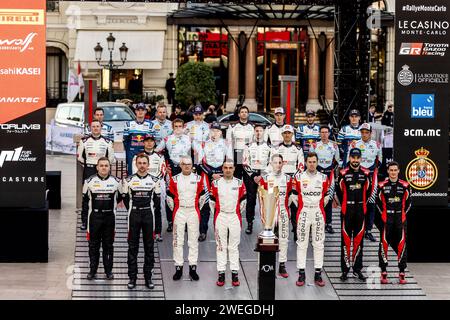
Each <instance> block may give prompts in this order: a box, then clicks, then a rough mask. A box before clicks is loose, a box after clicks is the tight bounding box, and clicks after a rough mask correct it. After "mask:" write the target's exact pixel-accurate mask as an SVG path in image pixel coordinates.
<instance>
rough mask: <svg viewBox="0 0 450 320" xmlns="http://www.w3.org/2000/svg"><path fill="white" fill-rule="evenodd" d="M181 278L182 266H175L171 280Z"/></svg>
mask: <svg viewBox="0 0 450 320" xmlns="http://www.w3.org/2000/svg"><path fill="white" fill-rule="evenodd" d="M182 276H183V267H182V266H176V267H175V274H174V275H173V280H175V281H176V280H180V279H181V277H182Z"/></svg>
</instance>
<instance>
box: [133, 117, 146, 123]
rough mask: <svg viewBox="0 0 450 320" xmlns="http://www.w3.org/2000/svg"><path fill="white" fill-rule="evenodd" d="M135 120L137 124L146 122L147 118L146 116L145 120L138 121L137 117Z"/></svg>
mask: <svg viewBox="0 0 450 320" xmlns="http://www.w3.org/2000/svg"><path fill="white" fill-rule="evenodd" d="M135 121H136V123H137V124H143V123H144V122H145V118H144V120H142V121H138V119H137V118H136V120H135Z"/></svg>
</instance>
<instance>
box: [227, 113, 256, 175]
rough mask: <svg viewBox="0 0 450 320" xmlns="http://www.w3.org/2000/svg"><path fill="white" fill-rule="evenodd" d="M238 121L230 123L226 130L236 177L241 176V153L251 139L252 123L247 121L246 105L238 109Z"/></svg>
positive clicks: (252, 132) (242, 171)
mask: <svg viewBox="0 0 450 320" xmlns="http://www.w3.org/2000/svg"><path fill="white" fill-rule="evenodd" d="M238 116H239V122H238V123H235V124H232V125H230V127H228V130H227V136H226V139H227V142H228V144H229V145H230V146H231V148H232V150H233V157H234V165H235V168H236V170H235V171H234V176H235V177H236V178H238V179H241V180H242V178H243V173H244V168H243V165H242V164H243V155H244V149H245V146H246V145H247V144H249V143H250V142H251V141H252V140H253V134H254V131H253V130H254V129H253V125H252V124H251V123H250V122H248V117H249V110H248V108H247V107H246V106H242V107H241V108H240V109H239V113H238Z"/></svg>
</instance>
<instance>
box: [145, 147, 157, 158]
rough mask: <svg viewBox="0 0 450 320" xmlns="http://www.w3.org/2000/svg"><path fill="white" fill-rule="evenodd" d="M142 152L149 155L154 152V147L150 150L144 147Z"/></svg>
mask: <svg viewBox="0 0 450 320" xmlns="http://www.w3.org/2000/svg"><path fill="white" fill-rule="evenodd" d="M144 153H145V154H147V155H149V156H151V155H152V154H154V153H155V148H153V149H152V150H150V151H147V150H145V149H144Z"/></svg>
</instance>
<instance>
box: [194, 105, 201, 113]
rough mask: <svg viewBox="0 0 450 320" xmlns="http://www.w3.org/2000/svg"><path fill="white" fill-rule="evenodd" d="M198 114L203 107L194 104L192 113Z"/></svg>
mask: <svg viewBox="0 0 450 320" xmlns="http://www.w3.org/2000/svg"><path fill="white" fill-rule="evenodd" d="M196 113H197V114H198V113H203V108H202V106H195V108H194V114H196Z"/></svg>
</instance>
